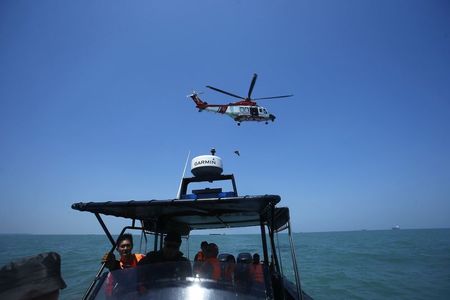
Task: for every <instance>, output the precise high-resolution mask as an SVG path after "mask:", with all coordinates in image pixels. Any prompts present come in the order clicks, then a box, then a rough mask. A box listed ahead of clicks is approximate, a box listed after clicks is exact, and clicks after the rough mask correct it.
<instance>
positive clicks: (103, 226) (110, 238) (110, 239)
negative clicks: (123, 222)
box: [95, 213, 116, 251]
mask: <svg viewBox="0 0 450 300" xmlns="http://www.w3.org/2000/svg"><path fill="white" fill-rule="evenodd" d="M95 216H96V217H97V220H98V222H99V223H100V225H101V226H102V228H103V231H104V232H105V234H106V236H107V237H108V239H109V241H110V242H111V244H112V245H113V249H112V251H114V247H115V245H116V241H115V240H114V239H113V237H112V236H111V233H109V230H108V228H106V225H105V223H104V222H103V220H102V218H101V217H100V215H99V214H98V213H95Z"/></svg>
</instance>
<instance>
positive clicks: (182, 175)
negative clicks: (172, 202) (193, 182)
mask: <svg viewBox="0 0 450 300" xmlns="http://www.w3.org/2000/svg"><path fill="white" fill-rule="evenodd" d="M189 156H191V150H189V152H188V155H187V157H186V163H185V164H184V169H183V174H181V180H180V186H179V187H178V193H177V197H176V198H175V199H180V197H181V195H180V194H181V185H182V183H183V178H184V174H185V173H186V167H187V164H188V161H189Z"/></svg>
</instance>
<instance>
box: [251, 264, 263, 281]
mask: <svg viewBox="0 0 450 300" xmlns="http://www.w3.org/2000/svg"><path fill="white" fill-rule="evenodd" d="M250 271H251V276H252V279H253V281H255V282H257V283H264V270H263V265H261V264H252V265H251V269H250Z"/></svg>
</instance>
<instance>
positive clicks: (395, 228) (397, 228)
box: [392, 225, 400, 230]
mask: <svg viewBox="0 0 450 300" xmlns="http://www.w3.org/2000/svg"><path fill="white" fill-rule="evenodd" d="M399 229H400V225H395V226H392V230H399Z"/></svg>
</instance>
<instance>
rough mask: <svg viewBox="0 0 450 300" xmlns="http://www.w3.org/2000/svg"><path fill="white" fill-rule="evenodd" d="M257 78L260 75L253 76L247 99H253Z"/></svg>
mask: <svg viewBox="0 0 450 300" xmlns="http://www.w3.org/2000/svg"><path fill="white" fill-rule="evenodd" d="M256 78H258V75H257V74H256V73H255V74H253V78H252V82H251V83H250V88H249V89H248V96H247V99H251V96H252V92H253V87H254V86H255V82H256Z"/></svg>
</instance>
